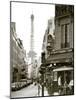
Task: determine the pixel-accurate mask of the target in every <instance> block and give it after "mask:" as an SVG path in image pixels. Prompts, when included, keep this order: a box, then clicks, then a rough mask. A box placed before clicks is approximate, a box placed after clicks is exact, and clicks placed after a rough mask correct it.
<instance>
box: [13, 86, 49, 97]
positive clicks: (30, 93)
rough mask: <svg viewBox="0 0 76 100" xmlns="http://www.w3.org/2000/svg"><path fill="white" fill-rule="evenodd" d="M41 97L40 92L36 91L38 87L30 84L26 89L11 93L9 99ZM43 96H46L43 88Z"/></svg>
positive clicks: (46, 93)
mask: <svg viewBox="0 0 76 100" xmlns="http://www.w3.org/2000/svg"><path fill="white" fill-rule="evenodd" d="M41 95H42V90H41V88H40V91H38V85H34V84H31V85H29V86H28V87H25V88H23V89H21V90H18V91H12V92H11V98H19V97H37V96H41ZM44 96H48V92H47V90H46V88H44Z"/></svg>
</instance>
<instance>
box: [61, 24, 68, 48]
mask: <svg viewBox="0 0 76 100" xmlns="http://www.w3.org/2000/svg"><path fill="white" fill-rule="evenodd" d="M69 29H70V27H69V24H65V25H61V48H67V47H69Z"/></svg>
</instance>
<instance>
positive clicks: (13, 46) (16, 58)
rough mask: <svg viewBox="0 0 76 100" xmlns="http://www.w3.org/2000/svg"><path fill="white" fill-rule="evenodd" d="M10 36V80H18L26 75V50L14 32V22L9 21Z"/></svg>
mask: <svg viewBox="0 0 76 100" xmlns="http://www.w3.org/2000/svg"><path fill="white" fill-rule="evenodd" d="M10 30H11V33H10V35H11V37H10V64H11V73H10V74H11V82H19V81H20V80H21V79H23V78H26V77H27V70H26V69H27V68H26V61H25V58H26V51H25V49H24V47H23V43H22V41H21V39H20V38H18V37H17V34H16V26H15V22H11V29H10Z"/></svg>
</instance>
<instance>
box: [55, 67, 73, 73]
mask: <svg viewBox="0 0 76 100" xmlns="http://www.w3.org/2000/svg"><path fill="white" fill-rule="evenodd" d="M70 70H73V67H64V66H63V67H60V68H56V69H54V70H53V72H58V71H70Z"/></svg>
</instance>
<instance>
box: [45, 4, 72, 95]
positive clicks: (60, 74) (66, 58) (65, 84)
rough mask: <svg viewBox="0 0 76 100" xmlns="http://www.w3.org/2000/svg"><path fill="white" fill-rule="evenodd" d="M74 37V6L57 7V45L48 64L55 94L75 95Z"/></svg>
mask: <svg viewBox="0 0 76 100" xmlns="http://www.w3.org/2000/svg"><path fill="white" fill-rule="evenodd" d="M73 37H74V6H72V5H55V43H54V48H53V51H52V52H51V51H50V55H49V56H48V58H47V61H46V62H47V64H49V65H50V64H51V68H50V70H52V72H53V92H58V93H59V92H60V94H59V95H66V94H74V88H73V87H74V84H73V80H74V79H73V78H74V39H73ZM69 87H71V90H70V91H69ZM59 89H60V90H59Z"/></svg>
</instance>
